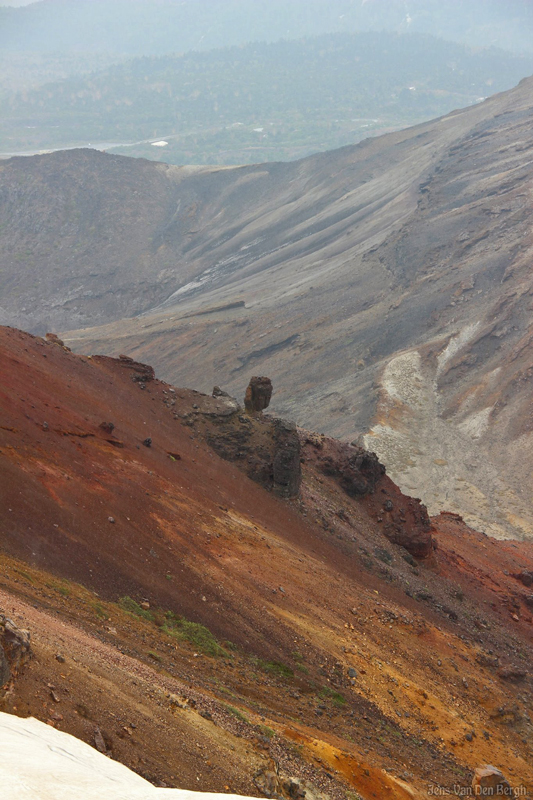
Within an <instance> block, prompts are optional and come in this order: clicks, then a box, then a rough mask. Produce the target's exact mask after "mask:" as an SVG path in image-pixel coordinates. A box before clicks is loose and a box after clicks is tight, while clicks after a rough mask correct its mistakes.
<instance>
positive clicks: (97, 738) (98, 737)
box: [94, 728, 107, 753]
mask: <svg viewBox="0 0 533 800" xmlns="http://www.w3.org/2000/svg"><path fill="white" fill-rule="evenodd" d="M94 746H95V747H96V749H97V750H98V752H99V753H107V747H106V744H105V741H104V737H103V736H102V731H101V730H100V728H96V729H95V731H94Z"/></svg>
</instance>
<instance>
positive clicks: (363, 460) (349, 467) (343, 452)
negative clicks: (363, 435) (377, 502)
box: [317, 439, 385, 497]
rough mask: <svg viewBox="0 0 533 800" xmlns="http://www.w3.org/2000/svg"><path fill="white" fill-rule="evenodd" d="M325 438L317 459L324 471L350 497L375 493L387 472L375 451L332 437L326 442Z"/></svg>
mask: <svg viewBox="0 0 533 800" xmlns="http://www.w3.org/2000/svg"><path fill="white" fill-rule="evenodd" d="M324 442H325V440H323V443H322V448H321V449H322V455H321V456H319V458H318V460H317V461H318V466H319V468H320V470H321V471H322V472H323V473H324V475H328V476H330V477H333V478H335V479H336V480H337V481H338V482H339V483H340V485H341V486H342V488H343V489H344V491H345V492H346V494H348V495H350V497H361V496H362V495H365V494H369V493H373V492H374V490H375V488H376V485H377V484H378V482H379V481H380V479H381V478H382V477H383V475H384V474H385V467H384V466H383V464H380V462H379V461H378V458H377V456H376V455H375V453H371V452H369V451H368V450H365V449H364V448H363V447H359V446H357V445H348V444H346V443H345V442H340V441H335V440H333V439H328V440H327V446H325V445H324Z"/></svg>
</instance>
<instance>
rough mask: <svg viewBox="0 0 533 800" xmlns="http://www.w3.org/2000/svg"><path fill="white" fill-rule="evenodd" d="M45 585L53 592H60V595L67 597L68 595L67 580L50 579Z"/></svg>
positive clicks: (68, 586)
mask: <svg viewBox="0 0 533 800" xmlns="http://www.w3.org/2000/svg"><path fill="white" fill-rule="evenodd" d="M30 581H31V579H30ZM46 585H47V587H48V588H49V589H52V590H53V591H54V592H57V593H58V594H60V595H61V597H68V596H69V595H70V591H71V589H70V585H69V582H68V581H61V582H59V581H50V583H47V584H46Z"/></svg>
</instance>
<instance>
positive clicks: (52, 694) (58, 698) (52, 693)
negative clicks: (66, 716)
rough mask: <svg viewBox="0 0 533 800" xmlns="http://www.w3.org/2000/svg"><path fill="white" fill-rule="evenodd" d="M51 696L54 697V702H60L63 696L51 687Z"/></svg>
mask: <svg viewBox="0 0 533 800" xmlns="http://www.w3.org/2000/svg"><path fill="white" fill-rule="evenodd" d="M50 697H51V698H52V700H53V701H54V703H60V702H61V698H60V697H59V695H57V694H56V693H55V692H54V690H53V689H51V690H50Z"/></svg>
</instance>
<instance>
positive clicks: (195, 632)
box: [163, 611, 226, 656]
mask: <svg viewBox="0 0 533 800" xmlns="http://www.w3.org/2000/svg"><path fill="white" fill-rule="evenodd" d="M163 630H164V631H165V633H168V634H169V635H170V636H174V637H176V638H177V639H185V640H186V641H187V642H190V644H192V645H194V647H196V648H197V649H198V650H200V651H201V652H202V653H205V654H206V655H209V656H222V655H225V654H226V651H225V650H224V648H223V647H222V645H221V644H219V642H218V641H217V640H216V638H215V637H214V636H213V634H212V633H211V631H210V630H209V629H208V628H206V627H205V625H201V624H200V623H199V622H191V621H190V620H187V619H184V618H183V617H179V616H177V615H176V614H174V613H173V612H172V611H167V613H166V614H165V624H164V625H163Z"/></svg>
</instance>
